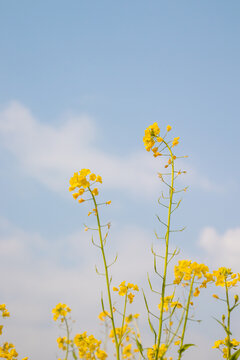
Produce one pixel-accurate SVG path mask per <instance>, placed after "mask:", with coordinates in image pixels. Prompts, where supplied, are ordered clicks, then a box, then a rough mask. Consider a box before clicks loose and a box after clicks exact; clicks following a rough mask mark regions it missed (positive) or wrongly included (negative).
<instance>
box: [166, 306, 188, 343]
mask: <svg viewBox="0 0 240 360" xmlns="http://www.w3.org/2000/svg"><path fill="white" fill-rule="evenodd" d="M184 313H185V310H183V312H182V315H181V318H180V320H179V323H178V326H177V328H176V330H175V332H174V333H173V336H172V338H171V339H170V341H169V343H168V344H167V345H168V347H170V345H171V344H172V342H173V340H174V339H175V337H176V335H177V334H178V330H179V329H180V326H181V324H182V322H183V317H184Z"/></svg>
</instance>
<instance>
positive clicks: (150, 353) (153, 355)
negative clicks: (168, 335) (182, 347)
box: [147, 344, 167, 360]
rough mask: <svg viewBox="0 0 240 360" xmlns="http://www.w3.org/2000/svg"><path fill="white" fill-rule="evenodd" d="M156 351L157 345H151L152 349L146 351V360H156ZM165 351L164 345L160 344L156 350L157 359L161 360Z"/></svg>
mask: <svg viewBox="0 0 240 360" xmlns="http://www.w3.org/2000/svg"><path fill="white" fill-rule="evenodd" d="M156 350H157V345H153V347H152V348H149V349H148V351H147V357H148V360H153V359H155V358H156ZM166 351H167V346H166V345H165V344H161V345H160V347H159V350H158V359H162V357H163V356H164V354H165V353H166ZM164 360H165V359H164Z"/></svg>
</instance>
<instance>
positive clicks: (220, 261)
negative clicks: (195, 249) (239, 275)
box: [199, 227, 240, 271]
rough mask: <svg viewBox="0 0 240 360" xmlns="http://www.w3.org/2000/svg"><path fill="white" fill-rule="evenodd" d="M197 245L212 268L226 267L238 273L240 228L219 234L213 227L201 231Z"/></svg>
mask: <svg viewBox="0 0 240 360" xmlns="http://www.w3.org/2000/svg"><path fill="white" fill-rule="evenodd" d="M199 245H200V246H201V247H202V248H203V249H204V250H205V252H206V256H207V258H208V260H209V262H210V263H211V264H213V265H214V266H219V267H220V266H227V267H230V268H233V269H236V271H238V270H239V269H238V266H239V259H240V228H235V229H229V230H227V231H225V233H223V234H219V233H218V232H217V230H216V229H215V228H213V227H207V228H205V229H203V231H202V233H201V235H200V239H199Z"/></svg>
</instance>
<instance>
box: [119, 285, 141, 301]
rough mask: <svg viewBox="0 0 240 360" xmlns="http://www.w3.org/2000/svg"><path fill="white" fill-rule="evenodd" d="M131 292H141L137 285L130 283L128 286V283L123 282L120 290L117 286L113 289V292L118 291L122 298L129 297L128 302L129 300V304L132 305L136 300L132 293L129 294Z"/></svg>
mask: <svg viewBox="0 0 240 360" xmlns="http://www.w3.org/2000/svg"><path fill="white" fill-rule="evenodd" d="M129 290H133V291H139V288H138V286H137V285H134V284H130V283H128V284H127V285H126V281H122V282H121V284H120V285H119V288H117V287H115V286H114V287H113V291H117V292H118V294H119V295H120V296H125V295H127V297H128V300H129V302H130V304H131V303H132V302H133V299H134V296H135V295H133V293H132V292H128V291H129Z"/></svg>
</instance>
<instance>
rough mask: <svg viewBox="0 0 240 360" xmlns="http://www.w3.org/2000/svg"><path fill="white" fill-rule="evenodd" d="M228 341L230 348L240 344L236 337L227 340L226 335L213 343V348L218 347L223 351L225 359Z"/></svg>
mask: <svg viewBox="0 0 240 360" xmlns="http://www.w3.org/2000/svg"><path fill="white" fill-rule="evenodd" d="M228 342H229V343H230V348H234V349H235V350H236V347H237V346H239V345H240V341H237V340H236V339H232V340H229V339H228V338H227V337H226V338H225V339H224V340H216V341H215V343H214V346H213V347H212V348H213V349H219V350H220V351H221V352H222V353H223V357H224V358H225V359H226V358H228V356H229V348H228V345H229V344H228Z"/></svg>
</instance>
